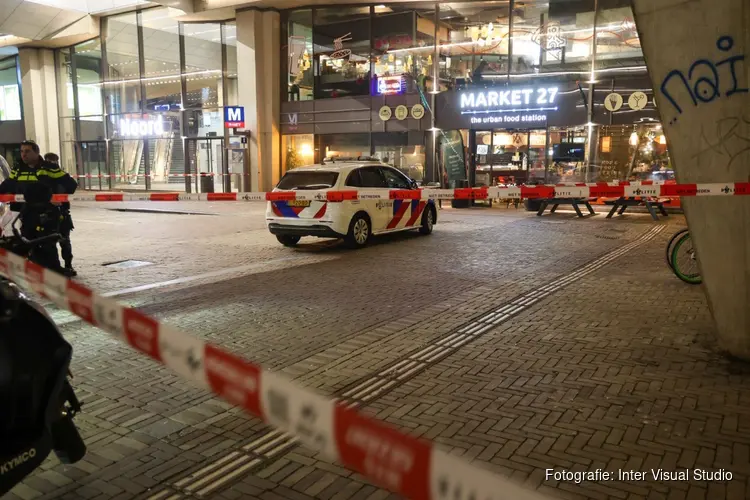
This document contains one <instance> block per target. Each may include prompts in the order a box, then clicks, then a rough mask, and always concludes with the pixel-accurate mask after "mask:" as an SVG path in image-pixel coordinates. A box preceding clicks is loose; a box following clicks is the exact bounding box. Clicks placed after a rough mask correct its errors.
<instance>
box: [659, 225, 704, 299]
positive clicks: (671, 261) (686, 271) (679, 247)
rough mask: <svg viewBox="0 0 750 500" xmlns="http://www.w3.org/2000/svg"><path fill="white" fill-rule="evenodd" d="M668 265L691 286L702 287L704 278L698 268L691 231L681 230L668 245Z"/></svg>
mask: <svg viewBox="0 0 750 500" xmlns="http://www.w3.org/2000/svg"><path fill="white" fill-rule="evenodd" d="M666 257H667V265H668V266H669V268H670V269H671V270H672V272H673V273H674V274H675V275H676V276H677V277H678V278H680V279H681V280H682V281H684V282H685V283H687V284H689V285H700V284H701V283H702V282H703V277H702V276H701V274H700V269H699V268H698V256H697V253H696V250H695V247H694V246H693V239H692V238H691V237H690V231H689V230H688V229H687V228H685V229H680V230H679V231H677V232H676V233H675V234H673V235H672V237H671V238H670V239H669V243H667V255H666Z"/></svg>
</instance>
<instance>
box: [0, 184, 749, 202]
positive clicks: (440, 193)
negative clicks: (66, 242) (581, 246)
mask: <svg viewBox="0 0 750 500" xmlns="http://www.w3.org/2000/svg"><path fill="white" fill-rule="evenodd" d="M739 195H750V182H735V183H726V184H718V183H716V184H633V185H630V184H619V185H608V184H601V185H588V186H587V185H584V186H519V187H489V188H488V187H482V188H458V189H414V190H410V189H391V190H388V189H359V190H336V191H333V190H330V191H278V192H257V193H200V194H193V193H146V192H144V193H89V192H82V193H76V194H73V195H55V197H54V201H56V202H65V201H294V200H301V201H328V202H342V201H349V200H485V199H497V198H516V199H527V198H528V199H535V198H536V199H539V198H620V197H623V196H624V197H636V196H640V197H661V198H670V197H672V198H677V197H681V196H739ZM13 201H16V202H21V201H23V196H22V195H12V194H11V195H0V202H13Z"/></svg>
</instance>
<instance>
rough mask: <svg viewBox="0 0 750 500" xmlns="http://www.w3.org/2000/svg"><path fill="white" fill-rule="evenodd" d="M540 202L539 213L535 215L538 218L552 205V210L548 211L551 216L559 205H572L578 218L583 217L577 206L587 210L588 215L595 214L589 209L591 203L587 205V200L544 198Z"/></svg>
mask: <svg viewBox="0 0 750 500" xmlns="http://www.w3.org/2000/svg"><path fill="white" fill-rule="evenodd" d="M541 202H542V204H541V206H540V207H539V211H538V212H537V213H536V214H537V215H538V216H539V217H541V216H542V214H544V211H545V210H546V209H547V207H548V206H549V205H552V208H551V209H550V211H549V213H551V214H554V213H555V210H557V207H559V206H560V205H572V206H573V209H575V211H576V214H578V217H583V212H581V209H580V207H579V206H578V205H584V206H585V207H586V208H587V209H588V211H589V214H590V215H596V212H594V209H593V208H591V203H589V200H588V199H587V198H544V199H542V200H541Z"/></svg>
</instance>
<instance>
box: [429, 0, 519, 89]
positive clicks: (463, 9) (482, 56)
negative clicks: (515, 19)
mask: <svg viewBox="0 0 750 500" xmlns="http://www.w3.org/2000/svg"><path fill="white" fill-rule="evenodd" d="M440 20H441V28H442V27H445V28H446V29H440V30H439V32H438V33H439V36H438V38H439V39H440V78H441V89H442V88H443V85H445V87H446V88H452V87H454V86H458V87H460V86H462V85H465V84H467V83H469V82H472V83H474V84H478V83H481V84H483V83H491V82H493V81H497V80H498V79H505V78H507V75H508V62H509V53H508V49H509V44H508V41H509V40H510V2H508V1H498V2H481V3H451V4H442V5H441V6H440Z"/></svg>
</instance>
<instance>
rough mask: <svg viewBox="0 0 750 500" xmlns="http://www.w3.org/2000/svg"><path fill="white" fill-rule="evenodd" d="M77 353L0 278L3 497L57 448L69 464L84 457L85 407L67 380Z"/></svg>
mask: <svg viewBox="0 0 750 500" xmlns="http://www.w3.org/2000/svg"><path fill="white" fill-rule="evenodd" d="M72 353H73V348H72V347H71V345H70V344H69V343H68V342H66V341H65V339H64V338H63V336H62V335H61V334H60V332H59V331H58V329H57V327H56V326H55V324H54V322H53V321H52V319H51V318H50V317H49V316H48V315H47V313H46V312H45V311H44V309H43V308H42V307H41V306H40V305H38V304H37V303H36V302H34V301H33V300H32V299H31V298H30V297H28V296H27V295H26V294H25V293H24V292H23V291H22V290H21V289H20V288H18V287H17V286H16V285H15V284H14V283H12V282H10V281H7V280H5V279H4V278H0V496H2V495H3V494H5V493H7V492H8V491H10V489H12V488H13V487H14V486H15V485H16V484H17V483H19V482H20V481H21V480H23V478H24V477H26V476H27V475H28V474H30V473H31V472H33V471H34V470H35V469H36V468H37V467H38V466H39V465H41V464H42V462H44V460H45V459H46V458H47V456H48V455H49V453H50V451H52V450H54V451H55V453H56V454H57V455H58V457H59V458H60V459H61V460H62V461H63V462H66V463H74V462H76V461H78V460H80V459H81V458H82V457H83V456H84V455H85V453H86V446H85V444H84V443H83V440H82V439H81V437H80V435H79V434H78V431H77V429H76V428H75V425H74V424H73V421H72V418H73V416H74V415H75V413H76V412H77V411H79V410H80V404H79V403H78V400H77V399H76V397H75V394H74V392H73V389H72V387H71V386H70V383H69V382H68V378H67V377H68V373H69V371H68V369H69V366H70V360H71V356H72ZM66 403H68V404H66Z"/></svg>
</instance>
